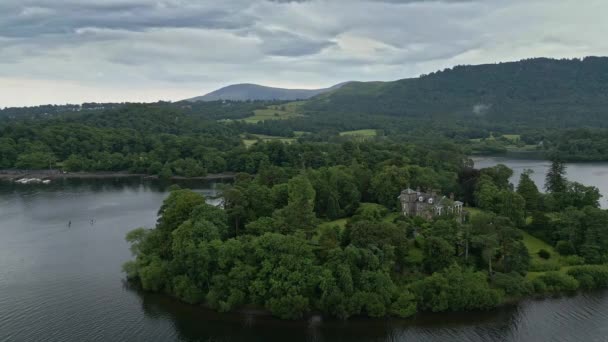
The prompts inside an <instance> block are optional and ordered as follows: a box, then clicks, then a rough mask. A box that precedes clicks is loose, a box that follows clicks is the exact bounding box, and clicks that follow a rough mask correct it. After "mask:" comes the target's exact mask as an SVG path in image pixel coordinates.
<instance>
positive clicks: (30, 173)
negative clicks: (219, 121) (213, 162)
mask: <svg viewBox="0 0 608 342" xmlns="http://www.w3.org/2000/svg"><path fill="white" fill-rule="evenodd" d="M235 175H236V173H234V172H222V173H210V174H207V175H206V176H202V177H184V176H172V177H170V179H199V180H220V179H233V178H234V177H235ZM127 177H142V178H146V179H158V178H159V177H158V175H149V174H144V173H129V172H127V171H115V172H114V171H98V172H64V171H59V170H0V180H3V179H4V180H9V181H14V180H17V179H21V178H39V179H50V180H53V179H61V178H83V179H84V178H89V179H102V178H127Z"/></svg>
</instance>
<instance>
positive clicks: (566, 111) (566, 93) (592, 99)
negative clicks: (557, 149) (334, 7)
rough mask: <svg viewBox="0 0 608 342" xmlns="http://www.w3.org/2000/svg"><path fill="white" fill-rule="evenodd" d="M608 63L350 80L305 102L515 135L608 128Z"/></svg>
mask: <svg viewBox="0 0 608 342" xmlns="http://www.w3.org/2000/svg"><path fill="white" fill-rule="evenodd" d="M607 105H608V58H605V57H588V58H585V59H583V60H577V59H574V60H554V59H547V58H537V59H529V60H522V61H519V62H509V63H499V64H486V65H474V66H473V65H470V66H456V67H453V68H451V69H446V70H443V71H438V72H434V73H431V74H428V75H423V76H421V77H419V78H411V79H403V80H398V81H394V82H367V83H366V82H352V83H349V84H346V85H345V86H344V87H342V88H340V89H338V90H336V91H333V92H331V93H328V94H324V95H320V96H318V97H316V98H314V99H312V100H311V101H309V102H308V104H307V106H306V109H307V110H309V111H313V112H315V111H316V112H320V113H344V114H348V115H352V114H354V113H356V114H367V115H388V116H393V117H395V118H397V117H398V118H409V119H413V118H432V119H434V120H436V121H454V122H458V123H460V124H463V125H466V124H468V123H470V124H477V122H482V123H485V124H487V125H488V126H487V127H503V128H509V129H510V130H521V129H529V128H567V127H608V113H607V111H606V108H607Z"/></svg>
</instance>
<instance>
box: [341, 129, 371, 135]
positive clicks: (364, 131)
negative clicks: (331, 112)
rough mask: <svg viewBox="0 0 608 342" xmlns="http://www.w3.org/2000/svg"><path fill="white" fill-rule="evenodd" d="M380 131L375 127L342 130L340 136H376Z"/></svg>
mask: <svg viewBox="0 0 608 342" xmlns="http://www.w3.org/2000/svg"><path fill="white" fill-rule="evenodd" d="M377 134H378V131H376V130H375V129H359V130H356V131H345V132H340V136H359V137H375V136H376V135H377Z"/></svg>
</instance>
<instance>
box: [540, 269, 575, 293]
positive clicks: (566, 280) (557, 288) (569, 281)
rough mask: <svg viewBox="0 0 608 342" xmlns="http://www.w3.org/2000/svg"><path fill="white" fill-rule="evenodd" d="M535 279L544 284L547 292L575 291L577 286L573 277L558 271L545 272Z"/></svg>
mask: <svg viewBox="0 0 608 342" xmlns="http://www.w3.org/2000/svg"><path fill="white" fill-rule="evenodd" d="M537 279H539V280H541V281H542V282H543V283H545V285H546V286H547V291H548V292H562V291H576V289H578V286H579V284H578V281H577V280H576V279H575V278H574V277H572V276H570V275H568V274H564V273H562V272H558V271H550V272H546V273H545V274H542V275H540V276H539V277H538V278H537Z"/></svg>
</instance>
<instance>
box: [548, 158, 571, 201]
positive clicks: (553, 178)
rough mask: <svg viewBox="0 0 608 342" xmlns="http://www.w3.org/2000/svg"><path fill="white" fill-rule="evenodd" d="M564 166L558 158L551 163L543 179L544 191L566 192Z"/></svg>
mask: <svg viewBox="0 0 608 342" xmlns="http://www.w3.org/2000/svg"><path fill="white" fill-rule="evenodd" d="M565 175H566V165H564V162H563V161H561V160H560V159H558V158H554V159H553V160H552V161H551V166H550V167H549V170H548V171H547V175H546V177H545V189H547V191H549V192H554V193H555V192H564V191H565V190H566V182H567V181H566V177H565Z"/></svg>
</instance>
